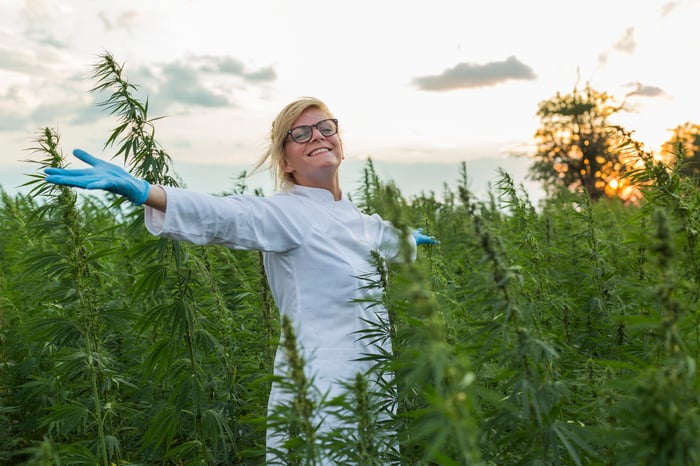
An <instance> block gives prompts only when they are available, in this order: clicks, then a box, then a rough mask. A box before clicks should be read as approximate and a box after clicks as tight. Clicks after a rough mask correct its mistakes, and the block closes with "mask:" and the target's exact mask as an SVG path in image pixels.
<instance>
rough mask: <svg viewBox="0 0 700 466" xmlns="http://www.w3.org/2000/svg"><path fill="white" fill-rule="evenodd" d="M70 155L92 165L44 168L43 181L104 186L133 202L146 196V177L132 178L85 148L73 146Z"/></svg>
mask: <svg viewBox="0 0 700 466" xmlns="http://www.w3.org/2000/svg"><path fill="white" fill-rule="evenodd" d="M73 155H74V156H76V157H77V158H78V159H80V160H82V161H83V162H85V163H87V164H88V165H90V166H91V168H82V169H68V168H56V167H49V168H45V169H44V173H46V175H47V176H46V181H47V182H49V183H54V184H59V185H64V186H74V187H76V188H83V189H103V190H105V191H109V192H111V193H114V194H119V195H121V196H124V197H125V198H127V199H128V200H129V201H131V202H132V203H134V204H136V205H142V204H143V203H144V202H146V199H148V192H149V191H150V185H149V184H148V182H147V181H146V180H139V179H137V178H134V177H133V176H131V174H130V173H129V172H127V171H126V170H124V169H123V168H122V167H120V166H117V165H114V164H112V163H109V162H105V161H104V160H100V159H98V158H96V157H93V156H92V155H90V154H88V153H87V152H85V151H84V150H81V149H75V150H74V151H73Z"/></svg>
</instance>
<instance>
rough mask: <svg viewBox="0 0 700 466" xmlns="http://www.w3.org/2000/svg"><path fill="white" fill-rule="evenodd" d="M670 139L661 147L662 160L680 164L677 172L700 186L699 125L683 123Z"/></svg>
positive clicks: (674, 130)
mask: <svg viewBox="0 0 700 466" xmlns="http://www.w3.org/2000/svg"><path fill="white" fill-rule="evenodd" d="M672 131H673V134H672V136H671V138H670V139H669V140H668V141H666V142H665V143H664V144H663V145H662V146H661V154H662V156H663V157H664V159H675V163H680V164H681V166H680V167H679V171H680V173H681V174H682V175H684V176H687V177H689V178H691V179H692V180H693V181H694V182H695V184H696V185H698V186H700V125H698V124H697V123H690V122H685V123H683V124H681V125H678V126H677V127H676V128H674V129H673V130H672Z"/></svg>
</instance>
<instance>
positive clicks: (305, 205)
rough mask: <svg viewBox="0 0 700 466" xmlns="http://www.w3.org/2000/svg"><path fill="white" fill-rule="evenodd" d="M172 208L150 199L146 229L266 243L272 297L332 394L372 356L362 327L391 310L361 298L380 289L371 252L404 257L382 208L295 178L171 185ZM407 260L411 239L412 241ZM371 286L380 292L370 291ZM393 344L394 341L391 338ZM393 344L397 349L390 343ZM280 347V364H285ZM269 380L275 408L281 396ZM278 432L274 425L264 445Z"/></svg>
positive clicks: (230, 243) (233, 244)
mask: <svg viewBox="0 0 700 466" xmlns="http://www.w3.org/2000/svg"><path fill="white" fill-rule="evenodd" d="M165 190H166V194H167V213H165V214H163V213H162V212H160V211H158V210H155V209H152V208H149V207H146V211H145V222H146V227H147V229H148V230H149V231H150V232H151V233H153V234H155V235H161V236H164V237H168V238H173V239H179V240H183V241H187V242H191V243H194V244H202V245H203V244H220V245H224V246H226V247H229V248H232V249H250V250H260V251H263V257H264V266H265V271H266V274H267V278H268V282H269V284H270V288H271V291H272V295H273V297H274V300H275V303H276V304H277V307H278V308H279V310H280V312H281V313H282V314H283V315H286V316H287V317H289V319H290V321H291V323H292V325H293V327H294V330H295V332H296V335H297V340H298V343H299V345H300V346H301V347H302V351H303V354H304V357H305V358H306V363H307V370H308V373H307V376H313V377H314V381H315V386H316V387H317V388H318V389H319V390H320V391H321V392H322V393H325V392H327V393H328V394H329V396H330V397H333V396H335V395H337V394H339V393H340V391H341V387H340V386H339V384H338V383H337V381H338V380H341V379H342V380H352V379H353V378H354V377H355V375H356V374H357V372H362V373H365V372H366V371H367V370H368V369H369V366H370V365H371V362H366V361H357V359H358V358H360V357H362V355H364V354H367V353H370V354H371V353H376V352H377V349H376V348H373V347H371V346H369V345H368V343H367V342H366V341H365V340H358V337H359V335H358V333H357V332H358V331H361V330H363V329H366V328H368V327H369V324H368V323H367V322H376V321H377V316H380V317H381V318H383V319H385V320H386V319H387V316H386V310H385V309H384V308H383V307H381V306H373V307H370V308H368V307H367V305H366V304H363V303H361V302H357V300H358V299H360V300H361V299H365V298H368V297H369V298H371V297H376V293H378V292H379V290H363V289H362V287H363V286H366V285H367V282H365V281H363V280H361V279H360V277H362V276H366V275H367V274H370V275H372V276H374V278H377V277H376V273H377V272H376V268H375V267H374V266H373V265H372V264H371V263H370V262H369V260H368V259H369V257H370V252H371V251H372V250H376V251H378V252H379V253H380V254H381V255H382V257H383V258H384V259H385V260H387V261H394V260H399V259H400V251H399V250H400V246H401V242H402V239H401V235H400V233H399V231H398V230H397V229H395V228H394V227H393V226H392V225H391V224H390V223H389V222H387V221H384V220H382V219H381V218H380V217H379V216H378V215H376V214H375V215H366V214H363V213H362V212H360V211H359V210H358V209H357V207H355V206H354V205H353V204H352V203H351V202H349V201H348V200H344V199H343V200H340V201H335V200H334V198H333V195H332V194H331V193H330V191H328V190H326V189H320V188H309V187H303V186H295V187H294V188H293V189H292V190H291V191H288V192H281V193H277V194H275V195H273V196H270V197H258V196H250V195H241V196H230V197H221V196H211V195H206V194H200V193H194V192H192V191H186V190H181V189H177V188H167V187H166V188H165ZM408 244H410V245H411V247H412V251H411V259H414V258H415V254H416V251H415V244H414V243H413V242H412V241H411V242H408ZM372 295H374V296H372ZM389 344H390V343H389ZM384 350H387V351H391V348H390V347H389V348H384ZM284 364H285V356H284V354H283V351H281V350H280V349H278V350H277V353H276V356H275V373H276V374H281V373H284V371H285V367H284ZM281 395H282V394H281V393H280V391H279V389H278V387H276V386H275V385H273V388H272V392H271V394H270V401H269V407H270V408H272V407H273V406H274V405H275V403H277V402H278V401H279V399H280V396H281ZM278 440H279V439H273V438H271V437H270V435H269V433H268V446H269V445H270V443H276V442H277V441H278Z"/></svg>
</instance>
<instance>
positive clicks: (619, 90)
mask: <svg viewBox="0 0 700 466" xmlns="http://www.w3.org/2000/svg"><path fill="white" fill-rule="evenodd" d="M698 18H700V0H674V1H668V0H663V1H658V0H640V1H635V2H632V1H629V0H587V1H569V0H529V1H522V0H489V1H486V0H483V1H471V0H461V1H459V0H451V1H448V0H431V1H429V2H426V1H411V0H400V1H398V0H372V1H369V0H353V1H342V0H339V1H328V0H326V1H316V0H303V1H298V0H297V1H290V0H252V1H251V0H248V1H244V2H243V1H238V0H229V1H224V0H190V1H188V0H167V1H166V0H139V1H134V0H119V1H113V0H109V1H105V0H73V1H66V0H64V1H61V0H27V1H13V0H0V154H1V155H0V186H1V187H2V188H3V189H4V190H6V191H9V192H13V190H15V189H17V187H18V185H19V184H21V183H22V182H24V181H26V175H25V174H26V173H29V172H32V171H34V170H35V166H34V165H33V164H29V163H27V162H26V160H27V159H31V158H32V157H34V154H32V152H31V151H29V150H28V149H30V148H31V147H34V139H35V138H36V137H37V134H38V133H39V131H40V130H41V129H43V128H46V127H50V128H54V129H56V130H57V131H58V133H59V135H60V143H61V148H62V150H63V152H64V153H65V154H70V152H71V150H72V149H73V148H76V147H79V148H82V149H85V150H87V151H88V152H91V153H93V154H94V155H97V156H100V157H104V158H109V157H111V156H112V154H113V152H114V150H113V149H112V148H109V147H108V148H105V147H104V143H105V141H106V140H107V138H108V137H109V134H110V132H111V130H112V129H113V128H114V127H115V126H116V124H117V121H116V120H115V117H113V116H110V115H109V114H107V113H106V112H105V111H104V110H103V109H101V108H100V107H99V105H98V103H99V102H101V101H104V99H105V98H106V96H105V95H101V94H98V93H93V92H90V89H92V88H93V87H94V86H95V84H96V82H95V80H94V78H93V66H94V65H95V64H97V63H98V62H99V61H100V60H101V56H102V55H103V54H105V53H109V54H111V55H112V56H113V57H114V59H115V60H116V61H117V62H118V63H120V64H122V65H123V67H124V75H125V76H126V78H127V79H128V80H129V82H131V83H132V84H135V85H137V86H138V93H137V95H138V96H140V97H141V98H142V99H144V100H145V98H146V97H147V98H148V101H149V113H150V115H151V116H152V117H163V118H162V119H161V120H158V121H157V122H156V123H155V125H156V140H157V141H158V142H159V143H160V144H161V145H162V146H163V148H164V149H165V150H166V151H167V152H168V154H169V155H170V156H171V157H172V159H173V166H174V170H175V172H176V173H178V174H179V175H180V176H181V177H182V178H184V180H185V182H186V184H188V186H190V187H192V188H193V189H197V188H198V189H199V190H208V191H210V192H214V191H222V190H224V189H225V187H224V186H222V183H223V184H226V183H227V182H228V181H229V180H230V179H231V178H232V177H233V176H234V175H236V174H237V172H236V170H241V169H245V168H250V167H251V166H252V165H253V164H254V163H255V162H256V161H257V160H258V158H259V156H260V155H261V154H262V151H263V149H264V146H265V137H266V135H267V133H268V131H269V127H270V123H271V121H272V120H273V119H274V117H275V116H276V115H277V113H278V112H279V110H281V108H282V107H283V106H284V105H286V104H287V103H288V102H290V101H291V100H293V99H295V98H297V97H300V96H315V97H319V98H321V99H322V100H323V101H325V102H326V103H327V104H328V106H329V107H330V109H331V110H332V112H333V113H334V114H335V116H336V117H338V118H339V120H340V125H341V129H342V132H343V137H344V145H345V149H346V162H347V163H346V164H347V165H348V166H349V167H352V169H353V170H355V169H356V167H358V166H361V165H362V164H363V163H364V162H363V161H364V160H366V159H367V158H368V157H369V158H372V160H374V161H376V162H378V164H379V165H381V166H382V167H387V168H386V170H388V171H387V172H384V173H380V174H381V175H383V176H385V177H391V176H392V170H393V173H397V174H398V173H409V172H410V171H411V169H413V170H414V172H413V174H412V177H411V178H410V180H409V178H402V179H404V180H405V182H406V183H411V186H410V187H409V186H405V187H404V188H405V189H407V190H408V191H410V190H411V189H413V190H414V192H415V191H416V190H420V189H422V188H429V189H432V187H433V186H435V185H436V183H440V184H441V183H443V182H452V181H454V180H455V179H456V178H457V175H456V174H455V175H454V176H452V175H450V173H452V172H451V171H450V170H452V171H454V167H456V166H457V164H459V163H460V162H466V163H467V165H468V166H469V164H470V163H474V164H475V165H478V164H479V163H482V162H483V161H484V160H485V159H488V160H491V161H494V160H498V161H499V162H498V163H500V164H501V165H500V166H501V168H503V169H504V170H505V171H509V169H512V170H514V171H516V172H517V173H518V176H521V177H522V176H523V174H524V172H525V170H526V168H527V163H526V160H523V159H522V158H521V159H513V158H512V157H511V155H512V154H515V153H527V152H528V151H529V150H531V149H532V143H533V135H534V133H535V131H536V129H537V128H538V124H539V120H538V118H537V115H536V112H537V108H538V104H539V103H541V102H543V101H545V100H548V99H551V98H552V97H554V96H555V95H556V93H558V92H560V93H565V94H566V93H570V92H571V91H572V90H573V89H574V87H579V88H582V87H584V86H585V85H586V84H590V85H591V86H592V87H593V88H594V89H596V90H599V91H605V92H608V93H609V94H611V95H613V96H614V97H615V98H616V99H617V100H618V101H620V102H622V101H624V103H625V106H624V108H625V111H624V112H621V113H620V114H618V115H616V118H617V119H618V120H619V121H618V122H619V123H620V124H622V125H623V126H624V127H625V128H626V129H628V130H631V131H634V137H635V138H636V139H637V140H639V141H641V142H643V143H644V144H645V147H646V148H647V149H648V150H658V148H659V146H660V145H661V143H663V142H664V141H665V140H667V139H668V138H669V137H670V134H671V133H670V130H671V129H672V128H675V127H676V126H678V125H680V124H682V123H685V122H688V121H690V122H695V123H697V122H700V115H699V108H698V103H699V102H700V87H699V86H698V85H697V83H696V81H697V72H696V71H695V67H696V63H697V56H698V53H699V52H700V28H699V27H698ZM479 161H481V162H479ZM77 163H79V162H77ZM398 164H401V165H402V167H401V170H398V169H397V168H396V167H397V166H398ZM437 165H442V166H443V167H447V170H446V171H445V170H442V171H438V172H439V176H442V177H444V176H450V179H443V180H437V179H435V177H432V178H431V177H429V176H427V174H428V173H432V172H431V171H430V170H427V168H429V167H432V168H435V166H437ZM486 165H487V166H489V167H491V168H493V164H486ZM392 167H393V168H392ZM346 168H348V167H346ZM422 170H423V173H425V174H426V176H424V177H421V171H422ZM265 176H267V174H266V175H265ZM397 176H398V175H397ZM474 176H475V178H476V179H475V180H474V181H475V182H477V183H478V182H479V181H483V179H485V178H488V177H489V176H491V174H478V173H477V174H474ZM188 177H189V178H188ZM516 179H518V177H517V176H516ZM397 183H398V184H399V187H402V186H401V182H400V180H397ZM421 183H423V184H424V185H423V186H421Z"/></svg>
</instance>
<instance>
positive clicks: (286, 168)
mask: <svg viewBox="0 0 700 466" xmlns="http://www.w3.org/2000/svg"><path fill="white" fill-rule="evenodd" d="M280 168H282V171H283V172H285V173H292V172H293V171H294V168H293V167H292V166H291V165H290V164H289V162H287V157H284V158H282V160H280Z"/></svg>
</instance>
